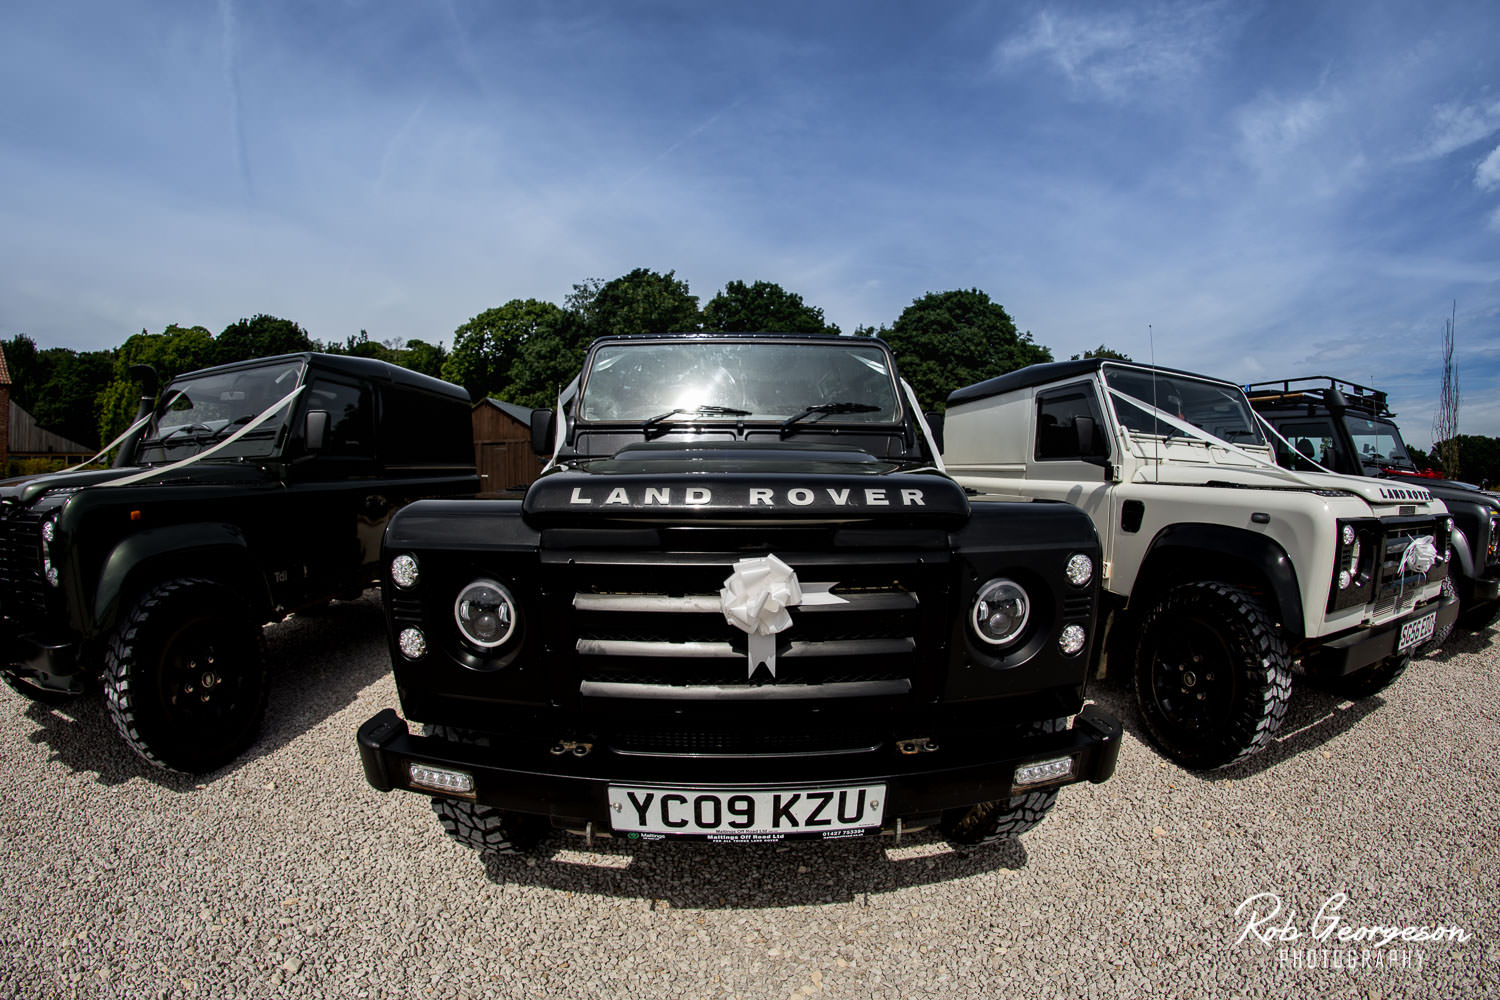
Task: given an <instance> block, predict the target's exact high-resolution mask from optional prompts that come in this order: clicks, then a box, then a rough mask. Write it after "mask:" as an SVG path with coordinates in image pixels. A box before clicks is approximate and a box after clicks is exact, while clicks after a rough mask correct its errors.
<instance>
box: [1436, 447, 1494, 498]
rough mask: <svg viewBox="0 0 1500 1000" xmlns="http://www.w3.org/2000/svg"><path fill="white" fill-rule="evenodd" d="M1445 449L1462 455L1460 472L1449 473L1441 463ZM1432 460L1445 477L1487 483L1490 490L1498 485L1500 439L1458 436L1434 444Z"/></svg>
mask: <svg viewBox="0 0 1500 1000" xmlns="http://www.w3.org/2000/svg"><path fill="white" fill-rule="evenodd" d="M1445 448H1451V449H1452V450H1453V451H1454V452H1462V453H1463V456H1464V462H1463V468H1462V469H1461V470H1459V471H1457V472H1453V471H1449V469H1448V468H1447V466H1445V465H1444V464H1443V463H1442V461H1441V456H1442V455H1443V454H1445ZM1432 458H1434V459H1438V461H1436V462H1435V463H1434V464H1435V465H1436V466H1437V467H1438V468H1439V469H1441V470H1442V472H1443V475H1445V476H1449V477H1451V478H1454V479H1458V478H1460V477H1462V479H1463V481H1464V482H1468V483H1485V482H1487V483H1489V484H1490V486H1489V488H1490V489H1494V488H1495V486H1496V485H1497V484H1500V438H1496V437H1487V436H1484V435H1480V434H1458V435H1456V436H1454V437H1453V438H1451V439H1448V440H1443V441H1437V442H1434V443H1433V446H1432Z"/></svg>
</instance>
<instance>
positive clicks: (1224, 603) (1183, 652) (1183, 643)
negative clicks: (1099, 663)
mask: <svg viewBox="0 0 1500 1000" xmlns="http://www.w3.org/2000/svg"><path fill="white" fill-rule="evenodd" d="M1291 692H1292V670H1291V661H1290V658H1289V657H1288V655H1287V648H1286V642H1285V640H1284V639H1283V638H1282V637H1281V635H1280V634H1279V633H1278V632H1277V629H1276V623H1275V622H1274V621H1273V620H1272V619H1271V616H1270V614H1269V613H1268V612H1267V611H1266V609H1265V608H1264V607H1263V606H1262V605H1261V604H1260V602H1258V601H1257V600H1256V599H1255V597H1254V596H1253V595H1252V594H1251V593H1250V592H1249V591H1247V590H1245V589H1244V588H1243V587H1237V586H1233V585H1230V584H1226V583H1218V582H1214V581H1200V582H1196V583H1187V584H1183V585H1181V586H1178V587H1174V588H1173V589H1171V590H1169V591H1168V592H1167V593H1166V595H1165V596H1164V597H1162V599H1161V600H1159V601H1158V602H1157V603H1156V604H1155V605H1154V606H1153V607H1152V608H1151V610H1150V611H1148V612H1147V613H1146V615H1145V616H1144V618H1143V619H1142V621H1141V627H1140V631H1139V633H1138V639H1137V644H1136V650H1135V695H1136V704H1137V705H1138V706H1139V708H1140V712H1141V721H1142V723H1143V724H1144V726H1145V729H1146V734H1147V736H1148V737H1149V738H1150V740H1151V743H1152V744H1153V745H1154V746H1155V747H1156V748H1157V749H1158V750H1160V751H1161V752H1162V753H1163V754H1165V755H1166V756H1167V757H1170V758H1171V759H1172V760H1174V761H1176V762H1177V763H1179V764H1181V765H1183V766H1184V767H1187V768H1192V769H1198V770H1202V769H1209V768H1216V767H1226V766H1228V765H1230V764H1233V763H1235V762H1237V761H1240V760H1243V759H1245V758H1246V757H1249V756H1250V755H1251V754H1253V753H1256V752H1257V751H1259V750H1261V749H1264V748H1265V747H1266V745H1267V744H1269V743H1270V742H1271V738H1272V737H1273V736H1274V735H1275V734H1276V730H1277V729H1278V728H1279V727H1280V726H1281V720H1282V719H1283V718H1285V717H1286V709H1287V702H1288V700H1289V699H1290V698H1291Z"/></svg>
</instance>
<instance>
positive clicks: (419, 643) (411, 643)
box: [396, 628, 427, 660]
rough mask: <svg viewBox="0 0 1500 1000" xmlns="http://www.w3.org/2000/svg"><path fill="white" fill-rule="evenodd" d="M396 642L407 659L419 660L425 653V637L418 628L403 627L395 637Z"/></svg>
mask: <svg viewBox="0 0 1500 1000" xmlns="http://www.w3.org/2000/svg"><path fill="white" fill-rule="evenodd" d="M396 644H397V645H398V646H400V647H401V655H402V656H404V657H406V658H407V659H408V660H420V659H421V658H422V657H424V656H426V655H427V637H426V636H425V635H423V634H422V630H421V629H419V628H404V629H402V630H401V634H400V635H399V636H397V637H396Z"/></svg>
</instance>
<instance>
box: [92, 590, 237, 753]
mask: <svg viewBox="0 0 1500 1000" xmlns="http://www.w3.org/2000/svg"><path fill="white" fill-rule="evenodd" d="M266 690H267V681H266V666H265V662H264V659H263V658H262V656H261V649H260V629H259V627H258V626H257V625H256V623H255V622H254V621H252V620H251V617H250V614H249V611H248V609H247V607H246V605H245V601H244V598H243V597H242V596H241V595H240V593H239V592H238V591H236V590H234V589H233V588H231V587H228V586H225V585H224V584H222V583H217V582H215V581H212V580H203V579H179V580H171V581H168V582H166V583H162V584H158V585H157V586H155V587H153V588H151V589H150V590H148V591H147V592H146V593H145V594H144V595H143V596H142V597H141V598H140V599H139V600H138V601H137V602H136V603H135V605H134V607H132V608H131V609H130V611H129V613H127V614H126V615H125V617H124V619H123V620H122V621H121V623H120V625H119V627H118V628H117V629H116V630H115V633H114V635H113V636H111V637H110V641H109V645H108V647H107V648H106V650H105V657H104V695H105V704H106V706H107V708H108V710H109V716H110V718H111V719H112V720H114V724H115V729H116V730H118V731H119V733H120V736H121V737H123V738H124V740H125V742H126V743H127V744H129V746H130V748H131V749H132V750H134V751H135V752H136V753H138V754H140V756H141V757H143V758H144V759H145V760H147V761H149V762H150V763H152V764H155V765H157V766H159V767H164V768H168V769H170V770H173V771H183V772H186V773H188V774H201V773H204V772H206V771H212V770H215V769H216V768H219V767H222V766H223V765H225V764H227V763H229V762H230V761H231V760H233V759H234V758H235V757H237V756H238V755H239V754H240V752H241V751H243V750H244V749H245V748H246V747H248V746H249V745H250V743H251V742H252V741H253V740H254V739H255V735H256V733H257V732H259V730H260V723H261V718H262V717H263V716H264V715H265V710H266Z"/></svg>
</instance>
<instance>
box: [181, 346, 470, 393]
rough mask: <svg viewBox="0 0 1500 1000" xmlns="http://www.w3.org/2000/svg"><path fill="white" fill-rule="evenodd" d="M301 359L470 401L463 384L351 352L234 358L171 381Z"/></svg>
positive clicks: (321, 367) (329, 369)
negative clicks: (228, 361)
mask: <svg viewBox="0 0 1500 1000" xmlns="http://www.w3.org/2000/svg"><path fill="white" fill-rule="evenodd" d="M293 361H301V362H305V363H306V364H307V365H308V366H309V367H311V368H313V369H316V370H319V371H326V372H331V373H334V374H344V375H353V376H356V377H358V378H364V379H369V380H370V381H373V382H385V383H389V384H391V385H399V386H402V387H405V388H409V389H418V390H421V391H423V392H430V393H436V394H438V395H442V396H450V397H452V398H454V399H460V400H462V401H463V402H465V403H468V402H469V394H468V392H466V391H465V390H464V389H463V388H462V387H460V386H456V385H454V384H453V383H451V382H444V381H443V380H442V379H437V378H433V377H432V376H431V375H423V374H422V373H421V372H414V371H412V370H411V369H410V368H402V367H401V366H400V365H393V364H391V363H389V362H386V361H379V360H376V359H375V358H361V357H355V356H352V355H348V354H320V353H318V352H316V351H300V352H298V353H296V354H276V355H272V356H270V357H265V358H251V359H250V360H248V361H234V362H231V363H230V364H227V365H214V366H213V367H210V368H200V369H198V370H197V371H192V372H183V373H182V374H180V375H177V376H174V377H173V378H172V379H171V381H173V382H179V381H181V380H183V379H186V378H198V377H200V376H203V375H208V374H212V373H217V372H231V371H240V370H243V369H247V368H262V367H265V366H267V365H275V364H286V363H288V362H293Z"/></svg>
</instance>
